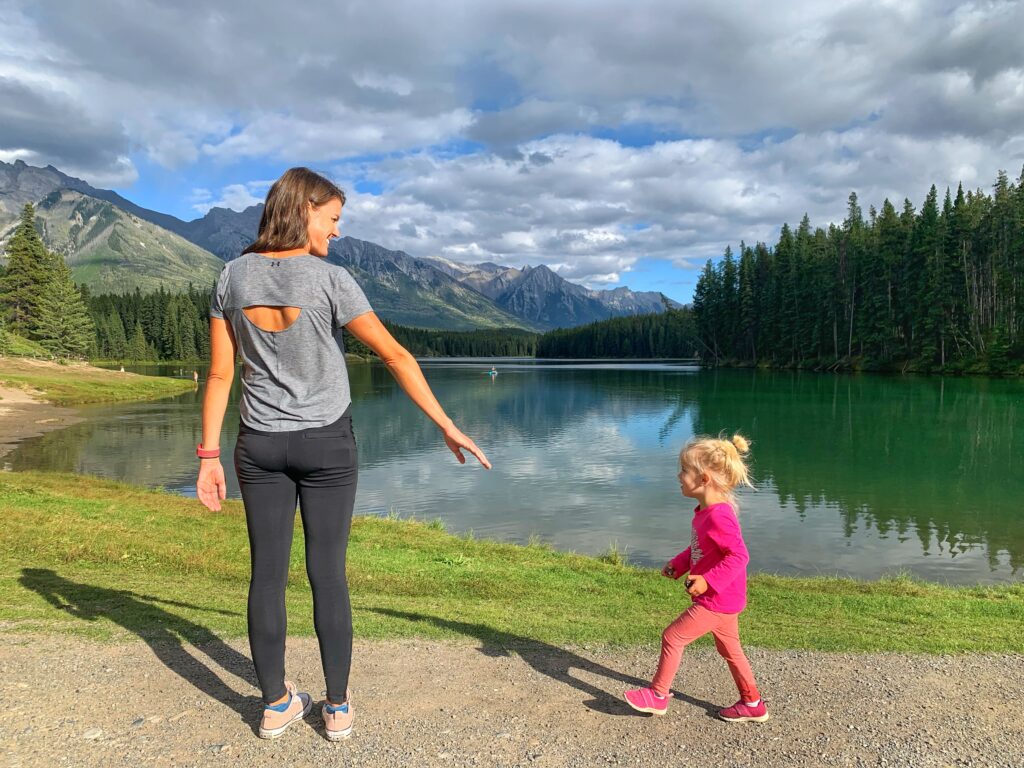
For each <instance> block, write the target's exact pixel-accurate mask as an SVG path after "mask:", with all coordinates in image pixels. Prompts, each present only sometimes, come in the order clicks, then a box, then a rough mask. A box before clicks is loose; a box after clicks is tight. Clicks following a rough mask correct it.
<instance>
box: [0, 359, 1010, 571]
mask: <svg viewBox="0 0 1024 768" xmlns="http://www.w3.org/2000/svg"><path fill="white" fill-rule="evenodd" d="M421 363H422V365H423V368H424V372H425V373H426V375H427V378H428V380H429V382H430V384H431V387H432V388H433V390H434V392H435V394H436V395H437V396H438V399H439V400H440V401H441V403H442V404H443V405H444V407H445V409H446V410H447V411H448V413H449V415H450V416H452V417H453V418H454V419H455V421H456V423H457V424H458V425H459V426H460V428H462V429H463V430H464V431H465V432H466V433H467V434H468V435H470V436H471V437H472V438H473V439H474V440H476V442H477V443H478V444H479V445H480V446H481V447H482V448H483V449H484V450H485V451H486V453H487V455H488V458H489V459H490V460H491V461H492V463H493V464H494V469H493V470H491V471H490V472H487V471H484V470H482V469H481V468H480V467H479V466H477V465H475V462H473V460H472V459H470V460H469V462H467V465H466V466H460V465H459V464H458V463H457V462H456V460H455V459H454V457H453V456H452V455H451V454H450V453H449V452H448V451H447V449H446V448H445V447H444V444H443V442H442V441H441V439H440V434H439V432H438V431H437V429H436V428H435V427H434V426H433V424H431V423H430V422H429V421H428V420H427V419H426V417H424V416H423V415H422V414H421V413H420V412H419V411H418V409H416V408H415V406H413V405H412V404H411V403H410V402H409V401H408V399H407V398H406V397H405V396H404V394H403V393H402V392H401V391H400V390H399V389H398V387H397V385H396V384H395V383H394V381H393V380H392V379H391V376H390V375H389V374H388V372H387V370H386V369H385V368H384V367H383V366H382V365H379V364H369V363H366V364H353V365H351V366H350V376H351V382H352V391H353V398H354V405H353V422H354V426H355V431H356V435H357V441H358V444H359V450H360V478H359V493H358V496H357V500H356V513H357V514H370V515H388V514H392V515H397V516H399V517H412V516H415V517H416V518H419V519H426V520H434V519H438V518H439V519H441V520H442V521H444V523H445V525H446V526H447V528H448V529H449V530H451V531H454V532H466V531H469V530H472V531H473V533H474V535H476V536H477V537H481V538H493V539H499V540H502V541H510V542H516V543H526V542H527V541H529V540H530V539H531V537H534V538H539V539H540V540H541V541H544V542H547V543H550V544H551V545H552V546H554V547H555V548H557V549H561V550H573V551H576V552H581V553H587V554H600V553H602V552H604V551H606V550H608V548H609V547H610V546H612V545H614V546H616V547H617V548H618V549H619V550H620V551H623V550H624V551H625V553H626V554H627V556H628V558H629V559H630V560H631V561H632V562H635V563H637V564H642V565H651V566H660V565H661V564H662V563H663V562H664V561H665V560H666V559H667V558H669V557H671V556H673V555H675V554H676V553H677V552H679V551H680V550H682V549H683V548H685V546H686V545H687V544H688V542H689V518H690V511H691V510H692V506H693V503H692V502H691V501H690V500H688V499H684V498H682V497H681V496H680V494H679V486H678V484H677V482H676V479H675V474H676V471H677V467H676V462H677V455H678V452H679V449H680V447H681V446H682V444H683V443H684V442H685V441H686V440H687V438H689V437H690V436H691V435H693V434H718V433H719V432H722V431H724V432H727V433H731V432H732V431H735V430H739V431H741V432H743V433H744V434H745V435H747V436H748V437H749V438H751V440H752V442H753V447H752V463H753V472H754V476H755V479H756V483H757V490H756V491H751V492H744V493H742V494H741V496H740V502H741V507H742V511H741V518H740V519H741V522H742V525H743V529H744V533H745V537H746V540H747V544H748V547H749V548H750V551H751V570H754V571H766V572H772V573H780V574H787V575H823V574H827V575H831V574H840V575H849V576H855V577H859V578H869V579H871V578H877V577H878V576H880V575H883V574H890V573H894V572H898V571H905V572H908V573H911V574H914V575H916V576H919V577H922V578H926V579H929V580H933V581H939V582H945V583H952V584H970V583H1005V582H1011V581H1018V580H1020V578H1021V576H1022V574H1024V418H1022V415H1024V414H1022V406H1021V403H1022V397H1021V396H1022V394H1024V382H1021V381H1019V380H996V379H980V378H963V379H960V378H957V379H950V378H931V377H885V376H874V375H833V374H814V373H806V372H791V371H784V372H763V371H748V370H717V371H708V370H701V369H698V368H695V367H691V366H687V365H683V364H673V363H670V362H665V363H604V362H583V363H554V362H541V361H536V362H535V361H532V360H509V359H495V360H490V359H488V360H443V361H440V360H425V361H421ZM491 365H496V366H497V368H498V371H499V375H498V376H496V377H493V378H492V377H491V376H488V375H486V371H488V370H489V369H490V367H491ZM133 370H138V371H139V372H142V373H151V374H161V375H183V376H185V377H190V376H191V369H188V370H181V371H180V372H179V369H178V368H176V367H175V368H169V367H167V366H149V367H140V368H137V369H133ZM239 384H240V381H239V378H238V377H236V380H235V387H236V391H235V392H234V394H233V396H232V401H233V403H237V401H238V391H237V388H238V386H239ZM200 399H201V390H200V391H198V392H195V393H190V394H186V395H183V396H180V397H177V398H174V399H170V400H163V401H158V402H152V403H135V404H127V405H107V406H102V407H99V406H97V407H85V408H82V409H81V411H82V413H83V415H84V417H85V420H84V421H83V422H82V423H80V424H76V425H74V426H72V427H69V428H67V429H64V430H60V431H58V432H51V433H49V434H46V435H43V436H41V437H38V438H33V439H30V440H27V441H25V442H24V443H22V444H21V445H20V446H19V447H18V448H17V449H16V450H15V451H13V452H12V453H11V454H8V456H7V457H5V459H4V460H3V461H4V462H5V464H6V465H7V467H8V468H13V469H48V470H62V471H71V472H82V473H87V474H93V475H101V476H104V477H111V478H116V479H119V480H125V481H127V482H131V483H136V484H140V485H145V486H149V487H164V488H166V489H168V490H174V491H177V492H180V493H182V494H184V495H185V496H193V497H194V495H195V473H196V468H197V460H196V459H195V455H194V449H195V445H196V443H198V442H199V440H200V436H201V435H200ZM237 422H238V413H237V407H236V406H235V405H232V406H231V407H229V411H228V415H227V418H226V420H225V431H224V437H223V440H222V450H223V452H224V454H225V455H226V456H228V457H229V456H230V454H231V450H232V448H233V446H234V440H235V435H236V433H237ZM225 470H226V471H227V472H228V495H229V496H230V497H234V498H237V497H238V486H237V483H236V481H235V477H234V473H233V469H232V467H231V462H230V459H228V460H226V461H225ZM182 503H183V504H184V503H198V502H194V501H185V500H183V501H182Z"/></svg>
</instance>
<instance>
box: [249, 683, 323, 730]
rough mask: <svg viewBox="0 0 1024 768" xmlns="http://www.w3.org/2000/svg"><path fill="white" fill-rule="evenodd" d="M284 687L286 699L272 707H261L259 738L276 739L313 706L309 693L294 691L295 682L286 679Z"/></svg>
mask: <svg viewBox="0 0 1024 768" xmlns="http://www.w3.org/2000/svg"><path fill="white" fill-rule="evenodd" d="M284 687H285V689H286V690H287V691H288V700H287V701H284V702H282V703H280V704H278V705H276V706H273V707H269V706H265V707H263V719H262V720H261V721H260V738H261V739H276V738H277V737H278V736H280V735H281V734H282V733H284V731H285V729H286V728H287V727H288V726H289V725H291V724H292V723H294V722H295V721H296V720H301V719H302V718H304V717H305V716H306V715H308V714H309V710H310V709H312V708H313V700H312V699H311V698H310V697H309V694H308V693H299V692H298V691H296V690H295V683H293V682H291V681H290V680H286V681H285V683H284Z"/></svg>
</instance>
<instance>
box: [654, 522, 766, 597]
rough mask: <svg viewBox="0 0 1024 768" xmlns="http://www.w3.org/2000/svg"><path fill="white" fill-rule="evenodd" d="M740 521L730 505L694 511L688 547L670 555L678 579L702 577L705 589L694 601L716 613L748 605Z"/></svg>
mask: <svg viewBox="0 0 1024 768" xmlns="http://www.w3.org/2000/svg"><path fill="white" fill-rule="evenodd" d="M748 562H750V555H749V554H748V553H747V545H746V544H744V543H743V534H742V532H741V531H740V521H739V520H738V519H737V518H736V511H735V510H734V509H733V508H732V505H731V504H727V503H725V502H722V503H719V504H711V505H709V506H707V507H705V508H704V509H700V508H699V507H698V508H696V509H694V510H693V525H692V526H691V531H690V546H689V547H687V548H686V549H685V550H683V551H682V552H680V553H679V554H678V555H676V556H675V557H674V558H672V567H673V568H674V569H675V572H676V578H677V579H678V578H679V577H680V576H682V575H683V574H684V573H689V574H690V575H691V576H703V577H704V580H705V581H707V583H708V591H707V592H705V593H704V594H703V595H701V596H699V597H695V598H693V602H694V603H696V604H697V605H702V606H704V607H705V608H707V609H708V610H709V611H714V612H716V613H739V612H740V611H742V610H743V609H744V608H746V607H747V563H748Z"/></svg>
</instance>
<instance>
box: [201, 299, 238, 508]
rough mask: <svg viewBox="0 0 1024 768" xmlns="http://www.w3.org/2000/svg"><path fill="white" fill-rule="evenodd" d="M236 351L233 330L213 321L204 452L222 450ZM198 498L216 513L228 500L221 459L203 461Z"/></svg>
mask: <svg viewBox="0 0 1024 768" xmlns="http://www.w3.org/2000/svg"><path fill="white" fill-rule="evenodd" d="M236 353H237V348H236V345H235V337H234V334H233V333H232V332H231V326H230V325H229V324H228V322H227V321H226V320H224V319H223V318H219V317H211V318H210V372H209V374H207V376H206V391H205V392H204V393H203V448H206V449H207V450H212V449H214V448H220V430H221V427H222V426H223V425H224V412H225V411H226V410H227V407H228V396H229V395H230V394H231V380H232V379H234V378H235V355H236ZM196 495H197V496H198V497H199V500H200V501H201V502H203V504H205V505H206V507H207V508H209V509H211V510H213V511H214V512H217V511H219V510H220V502H221V499H224V498H226V497H227V482H226V481H225V479H224V465H223V464H221V463H220V459H200V460H199V479H198V480H197V481H196Z"/></svg>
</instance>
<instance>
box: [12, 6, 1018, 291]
mask: <svg viewBox="0 0 1024 768" xmlns="http://www.w3.org/2000/svg"><path fill="white" fill-rule="evenodd" d="M0 30H2V31H0V160H4V161H8V162H10V161H12V160H14V159H17V158H21V159H24V160H25V161H26V162H29V163H32V164H36V165H45V164H47V163H52V164H53V165H55V166H57V167H58V168H60V169H61V170H63V171H65V172H67V173H69V174H72V175H75V176H79V177H81V178H84V179H86V180H87V181H89V182H90V183H92V184H94V185H96V186H101V187H108V188H114V189H117V190H118V191H119V192H121V193H122V194H124V195H125V196H126V197H128V198H129V199H132V200H134V201H135V202H138V203H139V204H141V205H144V206H147V207H150V208H154V209H157V210H161V211H165V212H168V213H173V214H175V215H177V216H180V217H181V218H185V219H191V218H195V217H197V216H200V215H202V214H203V213H204V212H205V211H206V210H208V209H209V208H210V207H211V206H215V205H221V206H227V207H231V208H235V209H238V210H240V209H242V208H244V207H245V206H247V205H250V204H252V203H254V202H257V201H259V200H260V199H261V198H262V196H263V195H264V194H265V192H266V189H267V187H268V185H269V182H270V181H271V180H273V179H274V178H276V177H277V176H278V175H279V174H280V173H281V172H282V171H283V170H285V169H286V168H288V167H289V166H291V165H297V164H303V165H309V166H311V167H313V168H316V169H318V170H321V171H323V172H325V173H327V174H328V175H331V176H332V177H334V178H335V179H336V180H338V181H340V182H341V183H342V184H343V186H344V187H345V189H346V191H347V192H348V193H349V203H348V205H347V206H346V211H345V215H344V218H343V227H344V230H345V232H346V233H348V234H351V235H353V236H355V237H359V238H363V239H367V240H372V241H374V242H377V243H380V244H381V245H384V246H386V247H389V248H398V249H402V250H405V251H408V252H409V253H411V254H413V255H417V256H443V257H447V258H450V259H453V260H458V261H470V262H477V261H484V260H490V261H496V262H498V263H504V264H511V265H517V266H519V265H523V264H537V263H541V262H543V263H546V264H548V265H550V266H552V267H555V268H557V269H558V270H559V272H560V273H561V274H562V275H563V276H565V277H567V278H569V279H572V280H575V281H578V282H584V283H586V284H588V285H591V286H593V287H614V286H617V285H629V286H630V287H631V288H634V289H645V290H649V289H659V290H663V291H664V292H665V293H667V294H668V295H670V296H672V297H673V298H676V299H678V300H680V301H687V300H689V298H690V296H691V293H692V290H693V284H694V282H695V278H696V269H697V268H699V266H701V265H702V264H703V262H704V260H705V259H707V258H708V257H713V256H717V255H719V254H720V253H721V252H722V250H723V249H724V248H725V246H726V245H728V244H732V245H733V246H734V247H735V245H736V244H737V243H738V242H739V241H740V240H746V241H747V242H752V241H757V240H767V241H774V239H775V238H776V237H777V234H778V229H779V226H780V225H781V224H782V222H783V221H789V222H793V223H796V222H797V221H798V220H799V219H800V217H801V216H802V215H803V214H804V213H805V212H806V213H808V214H809V215H810V216H811V220H812V222H813V223H814V224H820V225H825V224H827V223H828V222H829V221H838V220H840V219H841V218H842V216H843V212H844V208H845V204H846V198H847V196H848V195H849V193H850V191H851V190H856V191H857V193H858V194H859V195H860V198H861V201H862V203H863V205H864V207H865V208H867V206H868V205H869V204H875V205H879V204H880V203H881V201H882V200H883V199H884V198H885V197H887V196H888V197H890V198H893V199H895V200H902V199H903V198H904V197H910V198H911V200H912V201H914V202H915V203H920V201H921V200H922V199H923V198H924V195H925V193H926V192H927V190H928V187H929V186H930V185H931V184H933V183H935V184H937V185H939V187H940V188H942V187H944V186H946V185H952V186H954V187H955V185H956V184H957V182H960V181H962V182H963V183H964V185H965V186H966V187H969V188H976V187H983V188H989V187H990V185H991V184H992V182H993V180H994V179H995V175H996V172H997V170H999V169H1005V170H1007V171H1008V172H1009V173H1010V174H1011V176H1013V177H1016V176H1017V175H1018V174H1019V173H1020V172H1021V168H1022V165H1024V46H1022V45H1021V42H1020V41H1021V38H1022V37H1024V0H1017V1H1011V2H980V3H956V2H942V1H941V0H935V1H933V2H916V1H915V0H898V2H887V1H884V0H883V1H879V2H869V1H867V0H861V1H859V2H843V1H842V0H835V1H834V2H830V3H822V2H819V1H817V0H813V1H811V0H808V1H806V2H805V1H803V0H792V1H789V2H785V3H765V2H743V1H739V2H728V3H726V2H713V1H712V0H706V1H705V2H688V1H683V0H667V1H666V2H643V1H642V0H641V1H636V0H635V1H634V2H629V3H627V2H610V1H605V0H561V1H560V2H557V3H555V2H551V0H544V1H543V2H530V1H524V0H518V1H515V2H509V1H507V0H489V1H488V2H486V3H482V2H451V1H450V0H433V2H379V1H378V2H367V1H365V0H350V1H348V2H342V1H340V0H317V1H315V2H307V0H291V2H288V3H279V2H273V1H272V0H247V2H244V3H243V2H236V3H227V2H223V3H209V2H207V1H205V0H204V2H193V1H192V0H177V1H176V2H173V3H167V2H148V1H147V0H122V1H120V2H118V1H116V0H88V2H79V1H78V0H65V1H64V2H61V3H47V2H38V0H33V2H31V3H28V2H19V1H18V0H0Z"/></svg>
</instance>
